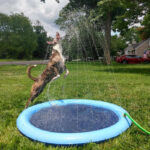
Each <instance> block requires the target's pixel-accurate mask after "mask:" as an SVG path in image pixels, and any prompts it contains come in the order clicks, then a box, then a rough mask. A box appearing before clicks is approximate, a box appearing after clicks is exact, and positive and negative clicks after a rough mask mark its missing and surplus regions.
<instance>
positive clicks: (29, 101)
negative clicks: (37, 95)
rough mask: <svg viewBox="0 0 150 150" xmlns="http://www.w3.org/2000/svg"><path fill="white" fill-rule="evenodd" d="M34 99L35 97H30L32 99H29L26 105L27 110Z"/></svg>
mask: <svg viewBox="0 0 150 150" xmlns="http://www.w3.org/2000/svg"><path fill="white" fill-rule="evenodd" d="M33 99H34V97H33V96H30V98H29V99H28V101H27V103H26V106H25V108H27V107H28V106H29V105H30V103H31V101H33Z"/></svg>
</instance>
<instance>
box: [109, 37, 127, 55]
mask: <svg viewBox="0 0 150 150" xmlns="http://www.w3.org/2000/svg"><path fill="white" fill-rule="evenodd" d="M126 47H127V44H126V40H125V39H124V37H121V36H119V37H118V36H117V35H114V36H112V40H111V55H112V56H116V55H118V54H117V52H121V53H124V49H125V48H126Z"/></svg>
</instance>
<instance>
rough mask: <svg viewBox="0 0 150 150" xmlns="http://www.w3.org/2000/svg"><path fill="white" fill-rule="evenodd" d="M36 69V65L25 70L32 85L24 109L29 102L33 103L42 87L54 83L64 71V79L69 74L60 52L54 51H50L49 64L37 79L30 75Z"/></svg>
mask: <svg viewBox="0 0 150 150" xmlns="http://www.w3.org/2000/svg"><path fill="white" fill-rule="evenodd" d="M34 67H36V65H33V66H29V67H28V68H27V74H28V77H29V78H30V79H32V80H33V81H35V82H34V84H33V85H32V88H31V94H30V97H29V99H28V101H27V103H26V106H25V108H27V107H28V106H29V104H30V103H31V101H33V100H34V99H35V98H36V97H37V96H39V94H40V93H41V92H42V91H43V89H44V87H45V86H46V84H47V83H48V82H51V81H54V80H56V79H57V78H59V77H60V75H61V74H62V73H63V72H64V71H66V73H65V75H64V78H65V77H66V76H67V75H68V74H69V71H68V69H67V68H66V66H65V59H64V57H63V55H62V53H61V51H58V50H54V49H53V51H52V55H51V56H50V58H49V62H48V64H47V66H46V68H45V70H44V71H43V73H42V74H41V75H40V76H39V77H37V78H36V77H33V76H32V75H31V69H32V68H34Z"/></svg>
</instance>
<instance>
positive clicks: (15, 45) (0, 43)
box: [0, 14, 37, 59]
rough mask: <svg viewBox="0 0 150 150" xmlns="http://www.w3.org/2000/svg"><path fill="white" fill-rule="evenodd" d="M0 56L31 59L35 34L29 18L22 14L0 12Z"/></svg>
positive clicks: (34, 44) (34, 46) (35, 43)
mask: <svg viewBox="0 0 150 150" xmlns="http://www.w3.org/2000/svg"><path fill="white" fill-rule="evenodd" d="M0 33H1V39H0V57H1V58H15V59H31V58H32V53H33V51H34V50H35V48H36V45H37V41H36V35H35V33H34V32H33V27H32V24H31V22H30V20H29V19H28V18H27V17H25V16H24V15H23V14H12V15H10V16H8V15H5V14H0Z"/></svg>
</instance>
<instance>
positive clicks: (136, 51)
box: [124, 38, 150, 57]
mask: <svg viewBox="0 0 150 150" xmlns="http://www.w3.org/2000/svg"><path fill="white" fill-rule="evenodd" d="M145 51H150V38H149V39H147V40H144V41H141V42H139V43H133V44H130V45H129V46H128V47H127V48H125V49H124V54H125V55H138V56H142V57H143V55H144V52H145Z"/></svg>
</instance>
